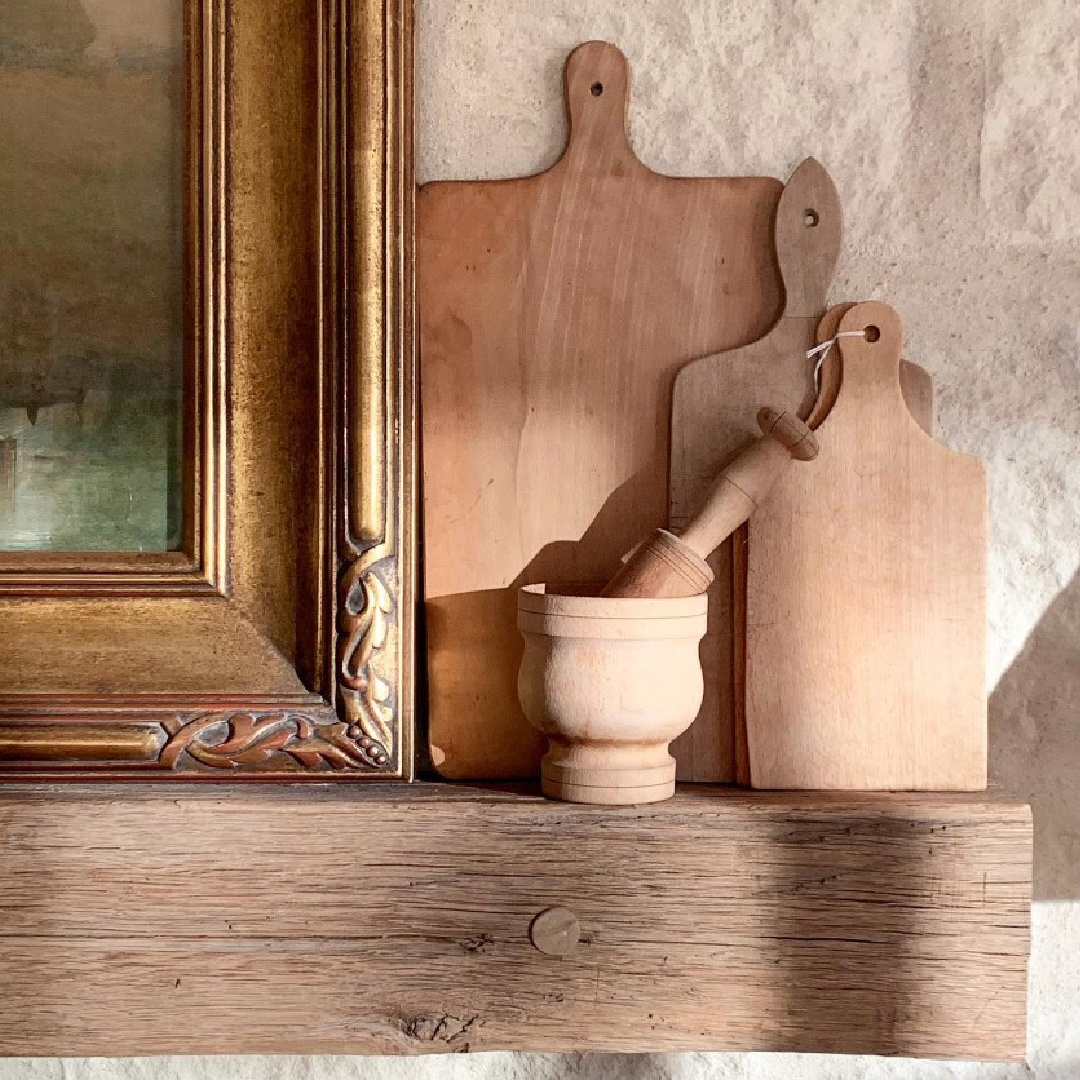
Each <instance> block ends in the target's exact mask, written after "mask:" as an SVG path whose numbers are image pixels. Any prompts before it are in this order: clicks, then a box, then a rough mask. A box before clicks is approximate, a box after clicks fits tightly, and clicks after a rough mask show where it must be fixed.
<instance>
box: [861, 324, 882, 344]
mask: <svg viewBox="0 0 1080 1080" xmlns="http://www.w3.org/2000/svg"><path fill="white" fill-rule="evenodd" d="M863 335H864V336H865V338H866V340H867V341H869V342H871V343H872V342H875V341H877V339H878V338H879V337H881V331H880V330H879V329H878V328H877V327H876V326H868V327H867V328H866V329H865V330H864V331H863Z"/></svg>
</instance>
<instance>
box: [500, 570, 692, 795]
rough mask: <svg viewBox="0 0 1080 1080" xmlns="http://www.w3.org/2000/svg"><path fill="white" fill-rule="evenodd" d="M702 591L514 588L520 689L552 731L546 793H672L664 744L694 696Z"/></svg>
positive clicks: (529, 712)
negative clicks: (520, 643) (521, 646)
mask: <svg viewBox="0 0 1080 1080" xmlns="http://www.w3.org/2000/svg"><path fill="white" fill-rule="evenodd" d="M705 625H706V597H705V594H704V593H703V592H702V591H701V590H698V591H697V593H696V594H693V595H690V596H668V597H663V598H659V597H613V596H596V595H575V596H566V595H562V596H560V595H558V593H556V592H553V591H552V590H551V589H549V588H545V587H544V586H539V585H527V586H525V587H524V588H522V589H521V590H520V592H519V601H518V628H519V629H520V630H521V633H522V636H523V638H524V640H525V652H524V657H523V658H522V662H521V672H520V675H519V677H518V696H519V698H520V700H521V706H522V709H523V711H524V713H525V715H526V716H527V717H528V719H529V722H530V723H531V724H532V725H533V726H534V727H536V728H537V729H538V730H540V731H542V732H544V734H545V735H547V736H548V741H549V742H548V750H547V753H546V754H545V755H544V756H543V758H542V759H541V762H540V778H541V787H542V790H543V792H544V794H545V795H551V796H552V797H554V798H557V799H565V800H566V801H568V802H581V803H593V804H595V805H599V806H630V805H634V804H639V803H651V802H658V801H659V800H661V799H669V798H671V796H672V795H674V794H675V759H674V758H673V757H672V756H671V754H669V753H668V743H670V742H671V740H672V739H673V738H675V736H676V735H679V734H680V733H681V732H683V731H685V730H686V728H687V727H688V726H689V725H690V723H691V721H692V720H693V719H694V717H695V716H696V715H697V711H698V706H699V705H700V704H701V662H700V660H699V659H698V644H699V642H700V641H701V636H702V634H704V633H705Z"/></svg>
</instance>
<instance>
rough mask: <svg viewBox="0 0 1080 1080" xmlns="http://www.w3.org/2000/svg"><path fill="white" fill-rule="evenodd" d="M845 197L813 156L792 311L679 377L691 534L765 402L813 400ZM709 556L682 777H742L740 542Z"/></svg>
mask: <svg viewBox="0 0 1080 1080" xmlns="http://www.w3.org/2000/svg"><path fill="white" fill-rule="evenodd" d="M841 229H842V222H841V210H840V200H839V197H838V195H837V193H836V188H835V187H834V186H833V182H832V179H831V178H830V177H829V174H828V173H827V172H826V171H825V169H824V168H823V167H822V166H821V165H820V164H819V163H818V162H817V161H815V160H814V159H813V158H810V159H808V160H807V161H804V162H803V163H802V164H801V165H800V166H799V168H798V169H796V170H795V172H794V173H793V174H792V176H791V179H790V180H788V183H787V185H786V186H785V188H784V192H783V195H782V196H781V198H780V202H779V205H778V207H777V210H776V222H775V230H774V243H775V246H776V255H777V259H778V261H779V266H780V273H781V276H782V278H783V282H784V292H785V299H784V308H783V313H782V317H781V318H780V319H779V321H778V322H776V323H775V325H774V326H773V327H772V329H771V330H770V331H769V332H768V333H767V334H766V335H765V336H764V337H761V338H759V339H758V340H757V341H754V342H753V343H752V344H749V345H747V346H745V347H743V348H740V349H732V350H729V351H727V352H723V353H716V354H715V355H712V356H705V355H702V357H701V358H700V359H697V360H695V361H694V362H693V363H690V364H687V365H686V366H685V367H684V368H683V369H682V370H681V371H680V372H679V373H678V375H677V376H676V378H675V385H674V390H673V394H672V403H671V474H670V480H669V484H670V493H669V494H670V508H669V509H670V522H671V527H672V529H673V530H674V531H676V532H678V531H681V530H682V529H683V528H684V527H685V526H686V525H687V524H688V522H689V520H690V517H691V515H692V514H693V513H694V511H695V510H696V508H697V507H698V505H700V503H701V500H702V496H703V494H704V491H705V489H706V488H707V487H708V485H709V483H710V482H711V481H712V479H713V477H715V476H716V475H717V474H718V473H719V472H720V470H721V469H722V468H723V466H724V464H725V462H726V461H727V460H728V459H729V458H731V457H732V456H733V455H734V454H736V453H738V451H740V450H741V449H742V448H743V447H744V446H746V445H747V444H748V443H750V442H751V441H752V440H754V439H755V438H756V437H757V435H758V430H757V424H756V422H755V417H756V416H757V411H758V409H759V408H760V407H761V406H762V405H770V406H773V407H774V408H778V409H790V410H792V411H794V412H796V413H798V414H799V415H802V416H805V415H806V414H807V413H808V412H809V410H810V406H811V405H812V404H813V399H814V390H813V381H812V372H813V366H812V365H811V364H810V363H809V362H808V361H807V359H806V350H807V349H808V348H809V347H810V346H811V344H812V343H813V338H814V331H815V329H816V328H817V322H818V319H819V318H820V317H821V314H822V312H823V311H824V308H825V297H826V294H827V293H828V290H829V283H830V281H831V280H832V274H833V267H834V266H835V263H836V257H837V254H838V252H839V250H840V235H841ZM741 535H743V534H742V533H737V534H736V535H735V536H734V537H733V538H732V539H730V540H728V541H726V542H725V543H723V544H722V545H721V546H720V547H719V548H718V549H717V550H716V551H715V552H713V554H712V557H711V558H710V559H709V566H710V567H711V569H712V571H713V575H714V581H713V584H712V586H711V587H710V589H709V631H708V633H707V634H706V635H705V640H704V641H703V642H702V643H701V662H702V671H703V673H704V676H705V698H704V701H703V702H702V706H701V710H700V712H699V713H698V718H697V720H696V721H695V722H694V724H693V725H692V726H691V727H690V730H689V731H687V732H686V734H685V735H683V736H682V737H681V738H679V739H677V740H676V741H675V743H674V744H673V746H672V753H673V754H674V755H675V759H676V761H677V762H678V764H679V778H680V779H682V780H733V779H734V778H735V753H734V730H735V711H736V706H735V696H736V695H735V685H734V684H735V644H736V637H735V625H734V623H735V618H734V599H735V598H734V591H735V586H736V583H735V575H734V573H733V565H732V560H733V558H734V552H733V546H734V544H736V543H738V542H739V538H740V536H741Z"/></svg>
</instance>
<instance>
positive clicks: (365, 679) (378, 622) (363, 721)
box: [338, 559, 394, 765]
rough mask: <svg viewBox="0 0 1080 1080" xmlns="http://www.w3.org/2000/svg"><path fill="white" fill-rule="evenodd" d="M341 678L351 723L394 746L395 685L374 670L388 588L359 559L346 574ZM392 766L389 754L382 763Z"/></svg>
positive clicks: (389, 606)
mask: <svg viewBox="0 0 1080 1080" xmlns="http://www.w3.org/2000/svg"><path fill="white" fill-rule="evenodd" d="M341 600H342V603H341V617H340V619H341V634H340V638H339V643H340V644H339V654H338V680H339V683H340V686H341V697H342V703H343V706H344V711H345V718H346V720H347V721H348V724H349V728H348V731H349V732H350V733H352V732H353V731H354V729H355V730H356V732H357V735H358V737H360V738H361V739H363V738H368V739H371V740H373V741H374V742H375V743H376V744H378V745H379V746H380V747H390V746H392V745H393V742H394V709H393V705H392V693H393V687H392V686H391V685H390V683H389V682H388V681H387V680H386V679H384V678H383V677H382V676H381V675H380V674H379V672H378V671H377V670H376V668H377V664H378V661H379V660H380V659H381V657H380V653H381V651H382V650H383V648H384V646H385V645H386V641H387V635H388V633H389V628H390V617H391V615H392V613H393V610H394V604H393V599H392V597H391V594H390V590H389V589H388V588H387V587H386V584H385V583H384V581H383V579H382V577H381V576H380V575H379V573H378V572H377V571H376V569H375V568H374V567H373V566H365V565H364V562H363V560H361V559H357V560H356V561H355V562H353V563H352V564H350V566H349V567H348V568H347V569H346V571H345V573H344V574H343V575H342V581H341ZM382 764H384V765H388V764H389V756H387V758H386V760H385V761H384V762H382Z"/></svg>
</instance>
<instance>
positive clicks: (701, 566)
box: [600, 407, 818, 597]
mask: <svg viewBox="0 0 1080 1080" xmlns="http://www.w3.org/2000/svg"><path fill="white" fill-rule="evenodd" d="M757 422H758V427H760V428H761V430H762V433H763V434H762V437H761V438H760V439H757V440H756V441H755V442H753V443H751V445H750V446H748V447H747V448H746V449H745V450H744V451H743V452H742V453H741V454H739V456H738V457H736V458H735V459H734V461H732V462H731V463H730V464H729V465H728V466H727V468H725V469H724V471H723V472H722V473H721V474H720V475H719V476H718V477H717V478H716V480H714V481H713V483H712V485H711V487H710V488H709V490H708V492H707V493H706V495H705V499H704V501H703V502H702V504H701V507H700V509H699V510H698V512H697V513H696V514H695V515H694V517H693V518H692V520H691V521H690V524H689V525H688V526H687V527H686V528H685V529H684V530H683V533H682V536H676V535H675V534H674V533H672V532H669V531H668V530H667V529H657V530H656V531H655V532H654V533H653V534H652V535H651V536H650V537H648V538H647V539H646V540H644V541H642V543H641V544H639V545H638V546H637V547H636V548H635V549H634V550H633V552H631V554H630V555H629V557H628V558H627V560H626V562H624V563H623V565H622V566H621V567H620V569H619V570H618V571H617V572H616V573H615V576H614V577H613V578H612V579H611V580H610V581H609V582H608V583H607V585H606V586H605V587H604V590H603V592H602V593H601V594H600V595H601V596H636V597H662V596H694V595H696V594H697V593H700V592H704V591H705V590H706V589H707V588H708V587H709V585H710V584H711V583H712V579H713V573H712V571H711V570H710V569H709V565H708V563H707V562H706V561H705V560H706V559H707V558H708V556H709V555H710V554H711V553H712V551H713V549H714V548H716V547H717V546H719V545H720V544H721V543H722V542H723V541H724V540H725V539H726V538H727V537H728V536H730V535H731V534H732V533H733V532H734V531H735V530H736V529H737V528H738V527H739V526H740V525H741V524H742V523H743V522H744V521H746V519H747V518H748V517H749V516H750V515H751V514H752V513H753V512H754V510H756V509H757V506H758V504H759V503H760V502H761V501H762V499H764V498H765V496H766V494H767V493H768V491H769V488H771V487H772V485H773V483H774V481H775V480H776V478H777V477H778V476H779V475H780V473H781V472H782V471H783V469H784V468H785V467H786V466H787V464H788V462H789V461H792V460H793V459H794V460H796V461H811V460H813V459H814V458H815V457H817V452H818V444H817V439H815V437H814V433H813V432H812V431H811V430H810V428H808V427H807V426H806V424H805V423H803V421H802V420H800V419H799V418H798V417H797V416H796V415H795V414H794V413H793V412H778V411H777V410H776V409H770V408H768V407H766V408H763V409H761V410H760V411H759V412H758V415H757Z"/></svg>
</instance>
